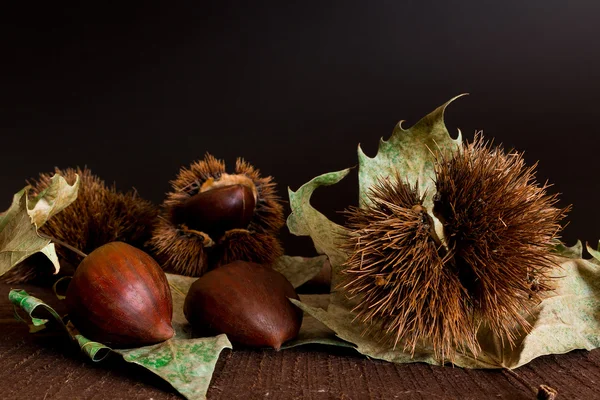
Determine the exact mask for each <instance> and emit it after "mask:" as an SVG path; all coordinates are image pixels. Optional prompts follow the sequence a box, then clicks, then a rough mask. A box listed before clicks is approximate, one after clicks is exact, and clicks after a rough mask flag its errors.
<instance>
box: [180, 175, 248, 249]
mask: <svg viewBox="0 0 600 400" xmlns="http://www.w3.org/2000/svg"><path fill="white" fill-rule="evenodd" d="M255 206H256V200H255V198H254V193H253V192H252V189H251V188H249V187H248V186H246V185H242V184H235V185H228V186H221V187H216V188H214V189H210V190H207V191H205V192H200V193H197V194H195V195H193V196H191V197H190V198H188V199H187V200H186V201H184V202H183V203H182V204H180V205H178V206H177V207H175V208H174V209H173V215H172V217H173V222H174V223H176V224H185V225H186V226H187V227H188V228H190V229H194V230H198V231H201V232H204V233H206V234H208V235H209V236H210V237H211V238H213V239H218V238H220V237H221V236H223V234H224V233H225V232H227V231H228V230H231V229H244V228H247V227H248V224H250V221H251V220H252V217H253V216H254V208H255Z"/></svg>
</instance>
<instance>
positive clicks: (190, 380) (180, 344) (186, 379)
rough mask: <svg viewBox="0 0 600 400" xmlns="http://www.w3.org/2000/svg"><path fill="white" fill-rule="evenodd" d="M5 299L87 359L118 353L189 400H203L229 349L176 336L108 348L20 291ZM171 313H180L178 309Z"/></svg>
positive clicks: (220, 341) (222, 343)
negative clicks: (56, 328)
mask: <svg viewBox="0 0 600 400" xmlns="http://www.w3.org/2000/svg"><path fill="white" fill-rule="evenodd" d="M8 297H9V300H10V301H11V302H12V303H13V304H14V305H15V308H17V307H18V308H21V309H23V310H24V311H26V312H27V313H28V314H29V316H30V317H31V320H32V322H33V324H34V325H37V326H41V325H45V324H48V323H50V322H52V323H57V324H58V325H60V326H61V327H62V329H64V330H65V332H66V333H67V334H69V336H70V337H71V339H72V340H73V341H74V342H76V343H77V344H78V346H79V347H80V349H81V350H82V352H83V353H84V354H86V355H87V356H88V357H89V358H90V359H91V360H93V361H101V360H103V359H104V358H106V356H107V355H108V354H110V353H111V352H115V353H118V354H120V355H122V356H123V359H124V360H125V361H127V362H132V363H135V364H139V365H141V366H142V367H145V368H147V369H148V370H150V371H152V372H153V373H155V374H156V375H158V376H160V377H161V378H163V379H165V380H166V381H167V382H169V383H170V384H171V385H172V386H173V387H174V388H175V389H176V390H177V391H178V392H179V393H181V394H182V395H183V396H185V397H186V398H188V399H190V400H192V399H205V398H206V391H207V390H208V386H209V384H210V379H211V377H212V374H213V372H214V368H215V365H216V362H217V359H218V357H219V354H220V353H221V351H222V350H223V349H224V348H231V343H229V340H228V339H227V337H226V336H225V335H219V336H215V337H208V338H198V339H191V338H189V337H186V335H185V334H183V333H178V336H177V337H175V338H173V339H170V340H167V341H166V342H163V343H159V344H156V345H153V346H144V347H140V348H136V349H111V348H110V347H108V346H105V345H103V344H102V343H98V342H94V341H91V340H89V339H87V338H86V337H84V336H83V335H81V334H80V333H79V332H78V331H77V328H76V327H75V326H73V324H72V323H71V322H70V321H69V322H68V323H67V324H66V325H65V323H64V322H63V321H62V319H61V318H60V316H59V315H58V314H57V313H56V311H54V309H53V308H52V307H50V306H48V305H47V304H45V303H44V302H43V301H42V300H40V299H37V298H35V297H33V296H29V295H28V294H27V292H25V291H24V290H11V291H10V293H9V295H8ZM184 297H185V296H184ZM174 312H180V313H181V314H183V312H182V309H181V310H177V311H174ZM174 319H175V318H174ZM174 327H175V323H174ZM180 332H182V331H180Z"/></svg>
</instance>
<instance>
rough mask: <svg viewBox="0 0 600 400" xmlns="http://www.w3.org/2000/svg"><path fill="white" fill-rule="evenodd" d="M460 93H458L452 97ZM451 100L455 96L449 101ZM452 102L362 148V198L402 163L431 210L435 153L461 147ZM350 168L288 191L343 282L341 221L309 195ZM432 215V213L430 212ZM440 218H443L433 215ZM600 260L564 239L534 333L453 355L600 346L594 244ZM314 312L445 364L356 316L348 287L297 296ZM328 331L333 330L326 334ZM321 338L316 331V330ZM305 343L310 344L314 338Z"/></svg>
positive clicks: (487, 362) (507, 363)
mask: <svg viewBox="0 0 600 400" xmlns="http://www.w3.org/2000/svg"><path fill="white" fill-rule="evenodd" d="M453 100H454V99H453ZM451 101H452V100H451ZM449 103H450V102H448V103H446V104H444V105H442V106H441V107H439V108H438V109H436V110H435V111H434V112H433V113H431V114H429V115H428V116H426V117H425V118H423V119H422V120H421V121H419V122H418V123H417V124H415V126H413V127H412V128H410V129H408V130H404V129H402V128H401V127H400V125H399V126H398V127H397V128H396V129H395V130H394V133H393V134H392V137H391V138H390V140H388V141H382V142H381V143H380V147H379V152H378V154H377V156H376V157H375V158H372V159H371V158H368V157H366V156H365V155H364V154H363V153H362V150H360V148H359V167H360V169H359V184H360V194H361V204H363V205H364V203H365V201H367V200H366V197H365V196H366V193H368V190H369V188H371V187H372V186H373V184H375V183H376V180H377V178H380V177H385V176H389V175H390V174H391V173H392V168H393V170H398V173H399V175H400V176H401V177H403V178H406V179H407V180H408V182H409V183H410V184H412V185H414V184H415V183H417V182H418V183H419V186H420V189H421V190H428V192H427V194H428V200H427V201H428V202H429V203H428V202H426V203H425V205H426V207H427V206H428V205H429V207H427V208H428V211H429V213H430V215H431V214H432V213H431V210H430V208H431V199H432V196H433V195H434V193H435V188H434V186H433V179H432V178H433V176H434V175H433V173H434V169H433V168H434V164H433V162H434V160H435V157H436V152H438V154H443V155H448V154H450V152H452V151H454V150H455V149H456V147H457V146H460V136H459V138H458V139H457V140H453V139H452V138H450V136H449V135H448V131H447V130H446V128H445V126H444V123H443V112H444V109H445V108H446V106H447V105H448V104H449ZM347 173H348V170H343V171H339V172H333V173H329V174H323V175H321V176H319V177H317V178H315V179H313V180H311V181H310V182H308V183H306V184H305V185H303V186H302V187H300V188H299V189H298V190H297V191H296V192H293V191H291V190H290V192H289V194H290V205H291V209H292V214H291V215H290V217H289V218H288V227H289V228H290V231H291V232H292V233H294V234H296V235H307V236H310V237H311V238H312V239H313V242H314V243H315V247H316V249H317V251H318V252H319V253H321V254H326V255H327V256H328V257H329V258H330V261H331V264H332V270H333V276H332V287H333V288H335V287H336V286H337V284H338V282H339V281H340V271H341V268H342V264H343V263H344V262H345V261H346V255H345V254H344V252H343V251H342V250H340V247H339V242H337V238H338V237H339V235H340V233H342V232H343V229H344V228H343V227H341V226H339V225H336V224H334V223H332V222H331V221H329V220H328V219H327V218H326V217H325V216H324V215H323V214H321V213H320V212H318V211H317V210H315V209H314V208H313V207H312V206H311V205H310V197H311V195H312V193H313V192H314V190H316V189H317V188H318V187H320V186H324V185H331V184H334V183H337V182H338V181H339V180H341V179H342V178H343V177H344V176H345V175H346V174H347ZM432 217H434V216H433V215H432ZM434 220H435V221H437V219H435V218H434ZM436 228H437V229H436V231H437V232H438V235H440V237H441V233H442V232H441V229H440V228H441V224H439V221H437V222H436ZM588 251H589V252H590V254H592V256H593V257H595V260H583V259H582V258H581V257H582V245H581V243H580V242H578V243H577V244H576V245H575V246H573V247H570V248H568V247H565V246H564V245H562V244H558V245H557V247H556V254H557V257H562V258H560V262H561V263H562V264H561V266H562V268H560V269H558V270H557V271H555V277H556V279H555V282H556V288H555V291H554V292H553V293H551V294H550V295H549V296H548V297H547V298H545V299H544V300H543V301H542V302H541V303H540V304H539V305H538V306H537V307H536V308H535V309H534V310H533V312H532V315H527V316H526V318H527V319H528V321H529V322H530V323H531V324H532V326H533V329H532V330H531V332H530V333H529V334H527V333H525V332H515V335H516V336H517V340H516V346H514V347H512V348H511V347H510V346H508V345H507V344H506V343H507V341H506V340H502V338H498V337H494V336H493V335H491V334H489V333H488V332H486V331H484V330H480V332H478V339H479V342H480V344H481V346H482V352H481V354H479V355H478V357H477V358H475V357H474V356H473V355H472V354H466V353H460V352H459V353H458V354H457V355H456V357H455V359H454V360H453V362H454V363H455V364H456V365H458V366H461V367H465V368H517V367H519V366H521V365H523V364H525V363H527V362H529V361H531V360H532V359H533V358H535V357H539V356H542V355H546V354H560V353H565V352H568V351H571V350H574V349H592V348H596V347H599V346H600V324H599V323H598V322H597V321H599V320H600V314H598V312H599V311H598V310H600V263H599V261H600V250H598V251H596V250H594V249H591V248H589V247H588ZM292 301H293V302H294V304H296V305H297V306H299V307H300V308H302V309H303V310H304V311H305V313H307V314H308V315H311V316H312V317H314V318H315V319H317V320H318V321H320V322H322V323H323V324H324V325H326V326H327V327H328V328H330V329H331V330H333V331H334V332H335V334H336V335H337V337H339V338H340V339H343V340H344V341H347V342H350V343H352V344H354V345H355V346H356V349H357V350H358V351H359V352H360V353H362V354H364V355H367V356H369V357H373V358H379V359H383V360H387V361H391V362H397V363H405V362H427V363H430V364H437V365H440V364H443V363H444V360H438V359H436V358H435V357H434V355H433V349H431V348H427V347H421V348H417V349H415V353H414V356H411V355H410V354H409V353H406V352H403V351H402V350H399V349H402V348H403V346H402V344H401V343H399V344H398V345H397V347H396V349H394V348H392V347H391V346H390V345H388V344H385V343H384V342H382V341H381V340H378V339H377V338H376V337H381V336H380V335H372V332H374V331H376V330H377V328H378V327H377V326H373V325H367V324H365V323H361V322H359V321H357V320H355V317H356V314H355V313H353V312H352V311H351V310H352V309H353V304H356V303H355V302H356V301H357V300H354V301H350V300H348V299H347V298H346V297H345V296H344V295H343V293H340V292H336V291H335V290H334V291H333V292H332V295H331V303H330V304H329V306H328V307H327V310H325V309H323V308H319V307H314V306H311V305H309V304H306V303H305V302H298V301H295V300H292ZM324 335H325V336H324V337H327V335H328V333H325V334H324ZM311 339H312V342H313V343H318V340H319V338H318V337H312V338H311ZM303 343H311V340H307V341H304V342H303Z"/></svg>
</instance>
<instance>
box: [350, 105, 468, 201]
mask: <svg viewBox="0 0 600 400" xmlns="http://www.w3.org/2000/svg"><path fill="white" fill-rule="evenodd" d="M461 96H464V95H460V96H456V97H454V98H453V99H450V100H449V101H447V102H446V103H444V104H442V105H441V106H440V107H438V108H436V109H435V110H434V111H433V112H431V113H430V114H429V115H427V116H425V117H424V118H422V119H421V120H420V121H419V122H417V123H416V124H415V125H414V126H412V127H411V128H410V129H404V128H402V123H403V122H404V121H400V122H398V124H397V125H396V127H395V128H394V131H393V132H392V136H391V137H390V138H389V139H388V140H387V141H386V140H383V138H382V139H381V140H380V142H379V150H378V151H377V155H376V156H375V157H373V158H370V157H368V156H367V155H365V153H363V151H362V149H361V148H360V146H358V165H359V169H358V179H359V184H358V185H359V186H358V187H359V194H360V203H361V205H363V204H365V203H367V202H369V199H368V197H367V196H368V194H369V190H370V189H371V188H372V187H373V186H374V185H375V184H376V183H377V180H378V179H382V178H388V177H392V178H393V177H394V174H395V173H396V171H398V172H400V176H401V177H402V178H403V179H406V180H408V182H410V184H411V186H412V185H414V184H415V183H418V184H419V193H427V196H426V199H425V203H424V205H425V207H427V208H428V209H431V207H432V205H433V203H432V198H433V195H434V194H435V184H434V182H435V181H434V178H435V173H434V165H435V160H436V157H438V156H439V155H443V156H450V155H452V154H453V153H454V152H455V151H456V149H457V147H460V146H461V141H462V139H461V135H460V131H459V135H458V138H457V139H452V138H451V137H450V135H449V134H448V130H447V129H446V125H445V124H444V111H445V110H446V107H447V106H448V105H449V104H450V103H452V102H453V101H454V100H456V99H458V98H459V97H461Z"/></svg>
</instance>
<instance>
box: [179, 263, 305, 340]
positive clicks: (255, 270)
mask: <svg viewBox="0 0 600 400" xmlns="http://www.w3.org/2000/svg"><path fill="white" fill-rule="evenodd" d="M288 297H289V298H293V299H298V295H297V294H296V291H295V290H294V287H293V286H292V284H291V283H290V282H289V281H288V280H287V279H286V278H285V277H284V276H283V275H282V274H280V273H279V272H277V271H275V270H273V269H272V268H269V267H265V266H263V265H260V264H255V263H250V262H246V261H234V262H232V263H230V264H226V265H223V266H220V267H218V268H216V269H214V270H212V271H210V272H208V273H207V274H205V275H204V276H202V277H201V278H199V279H198V280H197V281H196V282H194V283H193V284H192V286H191V288H190V290H189V292H188V294H187V296H186V298H185V304H184V308H183V311H184V313H185V316H186V318H187V320H188V321H189V322H190V324H192V326H193V327H194V330H195V331H197V332H201V333H202V334H206V335H209V334H216V333H225V334H227V337H228V338H229V339H230V340H231V341H232V342H234V343H238V344H242V345H246V346H252V347H273V348H275V349H279V348H280V347H281V345H282V344H283V343H284V342H285V341H287V340H290V339H293V338H294V337H296V336H297V335H298V331H299V330H300V325H301V324H302V311H301V310H300V309H299V308H297V307H296V306H294V305H293V304H292V303H291V302H290V301H289V300H288Z"/></svg>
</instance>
